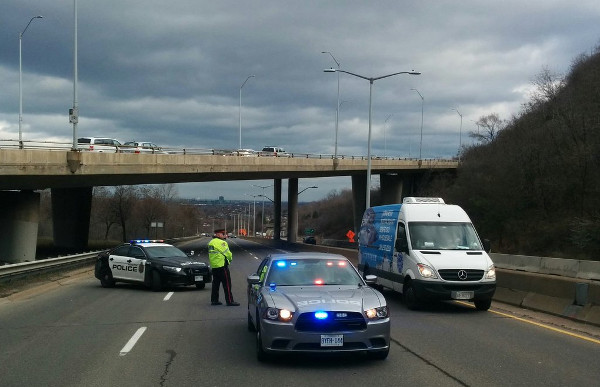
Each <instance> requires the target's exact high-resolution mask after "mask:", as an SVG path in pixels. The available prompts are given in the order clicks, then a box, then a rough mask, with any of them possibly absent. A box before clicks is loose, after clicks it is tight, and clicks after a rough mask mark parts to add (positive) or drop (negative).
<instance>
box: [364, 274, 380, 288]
mask: <svg viewBox="0 0 600 387" xmlns="http://www.w3.org/2000/svg"><path fill="white" fill-rule="evenodd" d="M365 282H366V283H367V285H369V286H371V285H375V283H376V282H377V276H376V275H373V274H367V275H366V276H365Z"/></svg>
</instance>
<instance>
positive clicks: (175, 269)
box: [163, 266, 182, 273]
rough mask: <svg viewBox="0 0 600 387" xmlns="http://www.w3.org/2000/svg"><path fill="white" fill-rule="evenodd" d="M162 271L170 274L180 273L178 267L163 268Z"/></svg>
mask: <svg viewBox="0 0 600 387" xmlns="http://www.w3.org/2000/svg"><path fill="white" fill-rule="evenodd" d="M163 269H165V270H166V271H170V272H171V273H180V272H181V270H182V269H181V268H180V267H175V266H163Z"/></svg>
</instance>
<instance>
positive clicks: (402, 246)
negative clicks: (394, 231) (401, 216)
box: [394, 238, 408, 253]
mask: <svg viewBox="0 0 600 387" xmlns="http://www.w3.org/2000/svg"><path fill="white" fill-rule="evenodd" d="M394 247H395V248H396V251H399V252H402V253H408V241H407V240H406V239H404V238H398V239H396V244H395V246H394Z"/></svg>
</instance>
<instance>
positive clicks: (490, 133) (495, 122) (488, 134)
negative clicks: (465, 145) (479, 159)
mask: <svg viewBox="0 0 600 387" xmlns="http://www.w3.org/2000/svg"><path fill="white" fill-rule="evenodd" d="M475 124H476V125H477V128H478V130H477V133H475V132H469V137H472V138H474V139H475V140H477V141H479V142H481V143H483V144H487V143H490V142H492V141H494V140H495V139H496V137H497V136H498V132H500V131H501V130H502V129H504V127H505V126H506V122H505V121H504V120H502V119H500V116H499V115H498V113H492V114H488V115H487V116H481V117H479V120H477V122H475Z"/></svg>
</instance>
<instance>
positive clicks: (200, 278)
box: [194, 275, 204, 282]
mask: <svg viewBox="0 0 600 387" xmlns="http://www.w3.org/2000/svg"><path fill="white" fill-rule="evenodd" d="M194 281H196V282H204V278H202V276H201V275H197V276H194Z"/></svg>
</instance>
